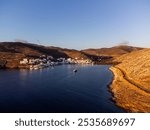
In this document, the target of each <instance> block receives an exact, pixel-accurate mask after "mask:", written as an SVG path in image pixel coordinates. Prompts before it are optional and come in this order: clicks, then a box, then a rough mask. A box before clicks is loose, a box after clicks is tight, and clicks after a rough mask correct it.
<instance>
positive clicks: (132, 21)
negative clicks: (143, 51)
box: [0, 0, 150, 49]
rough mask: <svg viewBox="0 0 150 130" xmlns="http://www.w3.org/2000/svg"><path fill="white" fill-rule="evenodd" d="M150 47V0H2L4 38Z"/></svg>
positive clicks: (0, 36) (73, 45) (0, 20)
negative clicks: (127, 44)
mask: <svg viewBox="0 0 150 130" xmlns="http://www.w3.org/2000/svg"><path fill="white" fill-rule="evenodd" d="M14 39H23V40H27V41H29V42H34V43H37V41H38V40H39V41H40V43H41V44H45V45H53V46H60V47H66V48H75V49H83V48H91V47H92V48H101V47H110V46H113V45H116V44H117V43H121V42H126V41H128V42H129V43H130V44H131V45H134V46H143V47H150V0H0V41H14Z"/></svg>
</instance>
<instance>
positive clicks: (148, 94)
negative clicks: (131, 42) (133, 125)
mask: <svg viewBox="0 0 150 130" xmlns="http://www.w3.org/2000/svg"><path fill="white" fill-rule="evenodd" d="M116 61H118V62H120V64H118V65H116V66H112V67H111V68H110V70H111V71H112V72H113V74H114V80H113V82H112V84H111V87H110V89H111V91H112V93H113V94H114V97H113V99H114V101H116V104H117V105H118V106H121V107H123V108H124V109H126V110H127V111H130V112H150V49H143V50H138V51H134V52H131V53H129V54H125V55H122V56H120V57H119V58H117V59H116Z"/></svg>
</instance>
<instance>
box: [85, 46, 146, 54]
mask: <svg viewBox="0 0 150 130" xmlns="http://www.w3.org/2000/svg"><path fill="white" fill-rule="evenodd" d="M141 49H143V48H139V47H132V46H127V45H120V46H115V47H111V48H100V49H85V50H82V52H84V53H86V54H91V55H97V56H102V55H103V56H113V57H116V56H120V55H123V54H126V53H130V52H132V51H135V50H141Z"/></svg>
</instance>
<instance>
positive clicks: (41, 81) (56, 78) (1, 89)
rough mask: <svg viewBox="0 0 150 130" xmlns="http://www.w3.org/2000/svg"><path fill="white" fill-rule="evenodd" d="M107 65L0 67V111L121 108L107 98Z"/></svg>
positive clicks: (119, 110)
mask: <svg viewBox="0 0 150 130" xmlns="http://www.w3.org/2000/svg"><path fill="white" fill-rule="evenodd" d="M108 67H109V66H106V65H105V66H104V65H94V66H91V65H88V66H87V65H86V66H80V65H62V66H56V67H54V68H47V69H42V70H34V71H29V70H0V112H73V113H74V112H124V111H123V110H122V109H121V108H119V107H117V106H116V105H115V104H114V103H113V102H112V101H111V96H112V95H111V93H110V92H109V91H108V86H107V85H108V84H109V83H110V82H111V80H112V73H111V72H110V71H109V70H108ZM73 69H77V70H78V72H77V73H74V72H73Z"/></svg>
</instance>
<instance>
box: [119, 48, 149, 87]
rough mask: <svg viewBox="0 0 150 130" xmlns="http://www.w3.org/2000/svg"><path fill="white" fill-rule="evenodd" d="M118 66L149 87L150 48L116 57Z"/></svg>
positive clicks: (142, 84) (136, 80)
mask: <svg viewBox="0 0 150 130" xmlns="http://www.w3.org/2000/svg"><path fill="white" fill-rule="evenodd" d="M117 61H119V62H122V63H121V64H119V65H118V66H119V67H120V68H122V70H124V71H125V72H126V74H127V75H128V76H129V77H130V78H132V79H133V80H134V81H135V82H138V83H139V84H141V86H143V87H145V88H147V89H150V49H143V50H140V51H135V52H132V53H130V54H125V55H122V56H121V57H119V58H117Z"/></svg>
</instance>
